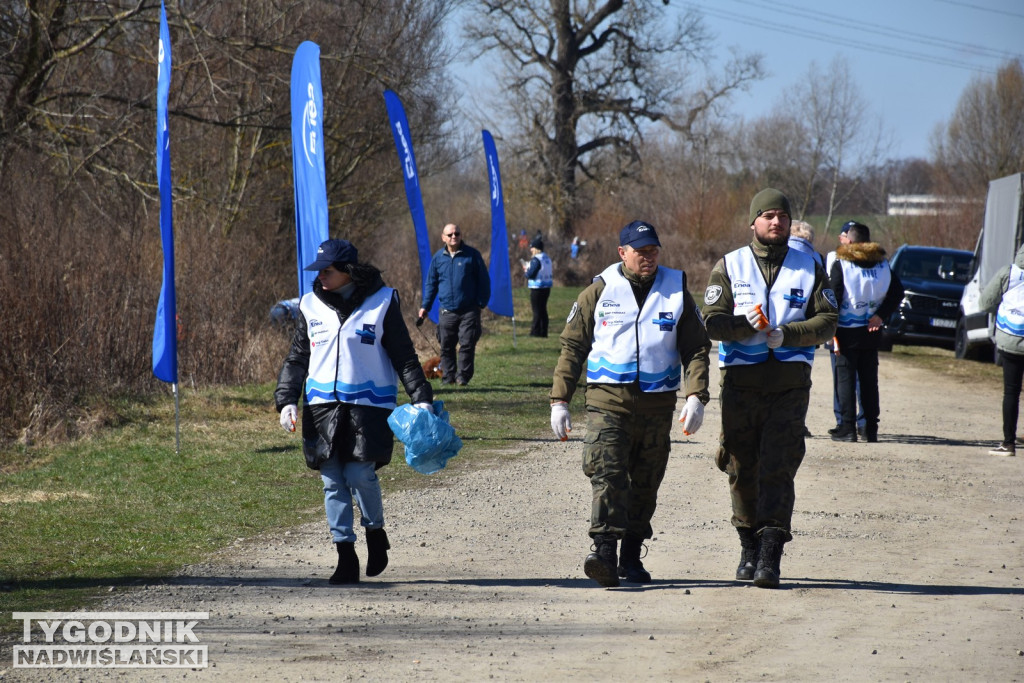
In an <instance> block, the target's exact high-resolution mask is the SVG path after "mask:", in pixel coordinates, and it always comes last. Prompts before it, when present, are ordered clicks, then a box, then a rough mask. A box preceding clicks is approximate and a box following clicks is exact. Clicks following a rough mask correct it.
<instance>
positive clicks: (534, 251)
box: [523, 235, 555, 337]
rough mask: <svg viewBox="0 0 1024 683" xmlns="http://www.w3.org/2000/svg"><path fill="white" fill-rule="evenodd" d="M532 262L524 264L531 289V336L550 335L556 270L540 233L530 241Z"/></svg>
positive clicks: (527, 283)
mask: <svg viewBox="0 0 1024 683" xmlns="http://www.w3.org/2000/svg"><path fill="white" fill-rule="evenodd" d="M530 255H531V257H532V258H531V259H530V262H529V263H527V264H526V265H524V266H523V272H524V273H525V274H526V287H527V289H529V290H530V309H531V310H532V311H533V323H532V324H531V325H530V336H531V337H546V336H548V297H550V296H551V287H552V286H554V284H555V283H554V271H553V268H552V265H551V257H550V256H548V255H547V252H545V251H544V240H542V239H541V237H540V236H539V235H538V236H537V237H534V238H533V241H531V242H530Z"/></svg>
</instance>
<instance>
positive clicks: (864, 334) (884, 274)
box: [829, 222, 903, 442]
mask: <svg viewBox="0 0 1024 683" xmlns="http://www.w3.org/2000/svg"><path fill="white" fill-rule="evenodd" d="M846 234H847V238H848V242H847V243H846V244H841V245H839V248H838V249H836V258H835V260H834V261H833V263H832V267H831V269H830V270H829V283H830V285H831V286H832V291H834V292H835V293H836V299H837V300H838V301H839V326H838V328H837V329H836V336H835V341H836V344H837V346H838V348H837V349H836V350H835V353H834V356H835V361H836V394H837V395H838V396H839V409H840V413H841V414H842V421H841V422H840V424H839V426H838V427H837V428H836V429H834V430H831V432H830V433H831V435H832V440H833V441H856V440H857V392H858V387H859V391H860V402H861V405H863V406H864V438H865V440H867V441H868V442H876V441H878V416H879V414H880V409H879V399H878V347H879V345H880V344H881V342H882V326H883V324H884V323H885V320H886V319H888V318H889V316H891V315H892V314H893V313H895V312H896V310H897V309H898V308H899V306H900V302H901V301H902V300H903V285H902V284H901V283H900V279H899V277H898V276H897V275H896V273H894V272H893V271H892V269H891V268H889V262H888V261H887V260H886V258H885V250H884V249H882V247H881V246H879V245H878V243H876V242H872V241H871V230H870V228H868V226H866V225H864V224H863V223H856V222H855V223H853V224H852V225H850V226H849V228H848V229H847V231H846Z"/></svg>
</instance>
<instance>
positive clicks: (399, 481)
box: [0, 288, 582, 632]
mask: <svg viewBox="0 0 1024 683" xmlns="http://www.w3.org/2000/svg"><path fill="white" fill-rule="evenodd" d="M576 294H577V290H575V289H565V288H556V289H555V290H554V291H553V293H552V296H551V301H550V303H549V310H550V311H551V314H552V316H551V317H552V326H551V328H552V334H551V336H550V337H548V338H546V339H539V338H535V337H530V336H529V335H528V333H529V324H530V312H529V300H528V296H527V294H526V290H517V291H516V293H515V305H516V321H515V323H514V324H513V321H512V319H510V318H504V317H498V316H491V315H485V321H484V325H485V329H486V332H485V335H484V337H483V339H482V340H481V342H480V344H479V346H478V351H477V363H476V368H477V369H476V376H475V377H474V378H473V380H472V382H471V383H470V385H469V386H466V387H453V388H450V387H448V386H447V385H446V386H445V387H444V388H443V389H442V388H441V385H440V382H439V381H438V380H434V381H433V384H434V387H435V390H436V397H437V398H439V399H441V400H443V401H444V402H445V407H446V408H447V409H448V411H449V412H450V414H451V420H452V423H453V424H454V425H455V427H456V433H457V434H458V435H459V436H460V438H461V439H462V441H463V444H464V446H463V449H462V451H461V452H460V454H459V455H458V457H456V458H454V459H452V460H451V461H450V463H449V466H448V468H447V469H446V470H444V471H443V472H440V473H438V474H435V475H431V476H429V477H427V476H424V475H421V474H419V473H417V472H415V471H413V470H412V469H411V468H410V467H408V466H407V465H406V464H405V460H404V451H403V448H402V446H401V445H400V444H396V448H395V456H394V459H393V461H392V463H391V465H389V466H388V467H386V468H384V469H383V470H381V480H382V482H383V486H384V489H385V495H386V492H387V491H389V490H398V489H403V488H409V487H416V486H444V485H446V482H447V481H448V479H449V478H450V477H451V475H452V474H456V473H458V472H459V471H462V470H464V469H466V468H469V467H474V466H480V465H483V464H486V463H488V462H489V461H492V460H494V459H495V458H504V457H513V456H510V455H509V452H510V446H512V445H513V444H519V443H521V442H523V441H529V440H536V441H537V443H538V445H542V444H543V442H544V441H547V440H548V439H549V438H551V437H550V431H549V427H548V421H549V414H550V409H549V406H548V398H547V396H548V390H549V388H550V386H551V374H552V371H553V369H554V366H555V361H556V360H557V358H558V349H559V347H558V333H559V332H561V328H562V321H563V320H564V319H565V315H566V313H567V312H568V310H569V308H570V307H571V304H572V301H573V300H574V299H575V296H576ZM420 329H421V330H422V331H423V333H424V334H427V335H430V336H431V338H432V336H433V328H432V327H431V326H430V325H427V326H424V327H423V328H420ZM412 334H413V335H414V336H418V335H419V334H420V333H419V332H417V331H415V330H414V331H413V332H412ZM435 344H436V342H435ZM273 389H274V385H273V383H272V382H268V383H266V384H262V385H258V386H246V387H215V388H208V389H202V390H199V391H191V390H184V389H183V390H182V395H181V400H180V404H181V420H180V422H181V452H180V454H177V455H176V454H175V450H174V446H175V444H174V401H173V398H172V397H171V396H170V395H169V392H168V395H166V396H165V397H163V398H158V399H156V400H146V401H130V400H125V401H123V402H121V403H119V404H117V405H115V406H111V409H112V410H113V411H115V412H116V413H117V416H118V419H117V421H116V423H117V424H118V425H120V426H117V427H115V428H112V429H109V430H106V431H103V432H101V433H99V434H98V435H96V436H94V437H91V438H88V439H84V440H82V441H80V442H78V443H75V444H73V445H70V446H63V447H54V448H44V449H31V450H27V449H13V450H9V451H7V452H4V453H0V466H2V467H3V471H4V472H5V473H4V474H3V475H2V476H3V479H2V480H0V613H8V614H9V613H10V612H14V611H58V610H68V609H74V608H77V607H82V606H87V605H89V604H91V603H92V602H93V601H94V600H96V599H98V598H100V597H102V596H103V595H105V594H106V593H107V592H108V591H109V590H110V588H111V587H122V586H133V585H140V584H145V583H149V582H159V581H160V579H161V578H162V577H168V576H171V575H173V574H174V573H175V572H176V571H177V570H178V569H179V568H180V567H182V566H183V565H187V564H194V563H196V562H199V561H202V560H203V559H205V558H208V557H209V556H210V555H211V554H212V553H213V552H214V551H216V550H218V549H220V548H223V547H225V546H227V545H230V544H231V543H232V542H234V541H235V540H236V539H239V538H251V537H254V536H258V535H260V534H264V533H267V532H273V531H274V530H277V529H283V528H288V527H291V526H294V525H297V524H301V523H305V522H308V521H311V520H316V519H320V518H322V516H323V503H322V493H321V484H320V479H319V476H318V475H317V473H316V472H313V471H312V470H309V469H307V468H306V466H305V462H304V460H303V457H302V454H301V451H300V446H299V439H298V437H297V436H296V435H292V434H286V433H285V432H284V431H282V430H281V428H280V427H279V426H278V422H277V415H276V413H275V412H274V410H273V400H272V393H273ZM401 396H402V399H401V400H408V398H407V397H405V396H404V393H403V394H401ZM576 401H577V402H581V401H582V392H580V397H579V398H577V399H576ZM521 450H522V449H519V452H521ZM325 529H326V527H325ZM325 539H326V530H325ZM16 626H17V624H15V623H14V622H13V621H6V622H5V621H3V620H0V631H7V632H10V631H11V630H12V629H13V628H15V627H16Z"/></svg>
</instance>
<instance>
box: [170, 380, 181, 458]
mask: <svg viewBox="0 0 1024 683" xmlns="http://www.w3.org/2000/svg"><path fill="white" fill-rule="evenodd" d="M171 388H172V390H173V391H174V454H175V455H181V406H179V405H178V383H177V382H175V383H174V384H172V385H171Z"/></svg>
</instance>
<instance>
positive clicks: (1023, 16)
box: [937, 0, 1024, 19]
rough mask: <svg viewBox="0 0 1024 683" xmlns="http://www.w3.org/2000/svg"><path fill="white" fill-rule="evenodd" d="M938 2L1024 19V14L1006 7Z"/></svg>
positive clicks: (952, 0)
mask: <svg viewBox="0 0 1024 683" xmlns="http://www.w3.org/2000/svg"><path fill="white" fill-rule="evenodd" d="M937 2H944V3H946V4H947V5H957V6H959V7H966V8H968V9H976V10H981V11H982V12H992V13H993V14H1005V15H1006V16H1008V17H1016V18H1018V19H1024V14H1017V13H1016V12H1008V11H1006V10H1004V9H996V8H995V7H983V6H982V5H975V4H973V3H970V2H955V1H954V0H937Z"/></svg>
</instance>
